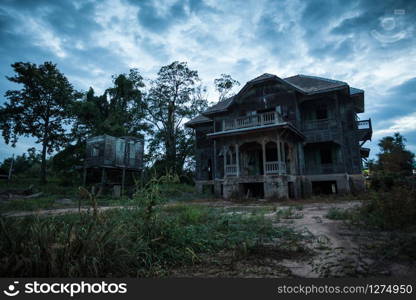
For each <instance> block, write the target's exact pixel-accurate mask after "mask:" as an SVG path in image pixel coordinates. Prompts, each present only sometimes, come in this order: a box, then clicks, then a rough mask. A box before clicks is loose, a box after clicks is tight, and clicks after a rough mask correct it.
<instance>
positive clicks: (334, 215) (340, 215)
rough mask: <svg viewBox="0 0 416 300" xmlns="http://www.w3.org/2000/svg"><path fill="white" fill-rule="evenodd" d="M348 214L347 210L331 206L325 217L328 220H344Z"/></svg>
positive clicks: (349, 213)
mask: <svg viewBox="0 0 416 300" xmlns="http://www.w3.org/2000/svg"><path fill="white" fill-rule="evenodd" d="M350 215H351V212H350V211H349V210H346V209H341V208H336V207H331V208H330V209H329V210H328V213H327V214H326V215H325V217H326V218H328V219H330V220H346V219H348V218H349V217H350Z"/></svg>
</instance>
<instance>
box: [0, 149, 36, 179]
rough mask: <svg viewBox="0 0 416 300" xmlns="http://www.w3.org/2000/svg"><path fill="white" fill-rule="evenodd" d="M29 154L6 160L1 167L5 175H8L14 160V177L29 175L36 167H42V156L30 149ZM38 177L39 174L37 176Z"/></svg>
mask: <svg viewBox="0 0 416 300" xmlns="http://www.w3.org/2000/svg"><path fill="white" fill-rule="evenodd" d="M27 151H28V154H27V155H26V153H23V154H22V155H17V156H16V157H14V158H13V157H9V158H6V159H5V160H4V161H3V163H2V164H1V166H0V169H2V170H3V172H4V173H6V174H7V173H8V172H9V169H10V166H11V163H12V160H13V175H19V174H22V173H26V174H27V173H28V171H29V170H30V169H31V168H33V167H34V166H36V165H40V161H41V156H40V154H39V153H37V152H36V149H35V148H29V149H28V150H27ZM32 175H33V174H32ZM37 175H38V174H37Z"/></svg>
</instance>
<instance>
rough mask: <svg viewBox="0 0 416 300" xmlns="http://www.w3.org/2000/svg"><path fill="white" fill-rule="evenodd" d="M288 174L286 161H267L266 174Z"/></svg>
mask: <svg viewBox="0 0 416 300" xmlns="http://www.w3.org/2000/svg"><path fill="white" fill-rule="evenodd" d="M279 170H280V173H282V174H286V163H284V162H283V161H280V162H279V161H266V174H278V173H279Z"/></svg>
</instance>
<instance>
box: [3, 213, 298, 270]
mask: <svg viewBox="0 0 416 300" xmlns="http://www.w3.org/2000/svg"><path fill="white" fill-rule="evenodd" d="M147 213H148V212H147V207H142V208H139V207H138V208H136V209H133V210H127V209H125V210H112V211H107V212H105V213H101V214H100V215H99V218H91V216H89V215H86V214H81V215H66V216H60V217H52V218H35V217H30V218H7V219H1V226H0V240H1V241H2V242H1V243H0V275H1V276H36V277H50V276H62V277H108V276H115V277H125V276H163V275H165V274H166V272H167V271H168V270H169V268H171V267H174V266H178V265H183V264H192V263H197V262H198V261H199V260H200V255H201V254H203V253H211V254H214V253H216V252H218V251H220V250H223V249H230V250H233V249H239V248H241V247H244V249H246V251H245V252H248V251H249V250H250V249H252V248H253V247H256V245H258V244H259V243H263V242H270V241H271V240H273V239H276V238H277V239H280V240H281V241H282V242H281V245H282V247H283V246H284V245H287V242H288V239H289V238H290V239H291V241H292V240H294V239H300V238H301V237H300V236H298V235H296V233H295V232H293V231H291V230H289V229H286V228H274V227H273V226H272V224H271V222H270V220H268V219H265V218H264V217H260V216H253V217H251V216H239V215H231V216H230V215H227V216H225V215H223V214H221V212H220V211H217V210H215V209H213V208H200V207H188V206H184V205H181V206H174V207H166V208H164V209H160V210H157V212H155V214H154V215H153V219H152V226H150V227H149V226H147V222H148V220H147V219H146V218H145V217H144V216H145V215H146V214H147ZM285 241H286V242H285ZM247 249H248V250H247ZM240 252H241V251H240Z"/></svg>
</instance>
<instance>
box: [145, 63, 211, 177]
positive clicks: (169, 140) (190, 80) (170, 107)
mask: <svg viewBox="0 0 416 300" xmlns="http://www.w3.org/2000/svg"><path fill="white" fill-rule="evenodd" d="M198 81H199V77H198V72H197V71H194V70H191V69H189V68H188V65H187V64H186V63H185V62H178V61H175V62H173V63H171V64H170V65H167V66H163V67H162V68H161V69H160V71H159V72H158V74H157V78H156V79H155V80H153V81H151V87H150V90H149V93H148V95H147V97H146V111H147V120H148V121H149V122H150V124H152V126H153V134H152V137H151V139H150V146H151V147H150V148H151V149H153V150H154V151H156V150H157V148H158V147H159V149H160V148H161V147H160V146H162V147H163V150H164V151H163V159H164V160H165V162H166V168H167V169H169V170H171V171H173V172H179V171H181V170H182V167H183V165H181V164H182V162H183V161H184V159H182V158H181V159H180V160H178V158H179V156H178V150H179V149H178V141H179V139H180V140H181V141H182V142H185V143H186V140H187V141H188V143H189V135H187V134H186V132H184V130H185V129H184V128H183V121H184V120H187V119H189V118H192V117H194V116H195V115H196V114H198V113H199V112H200V111H201V110H203V109H205V108H206V106H207V100H206V98H204V97H203V96H201V95H203V94H204V93H203V90H204V89H203V88H202V87H201V86H200V85H199V86H198V85H197V82H198ZM184 137H185V139H184ZM180 149H187V148H186V147H184V146H183V145H180Z"/></svg>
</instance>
